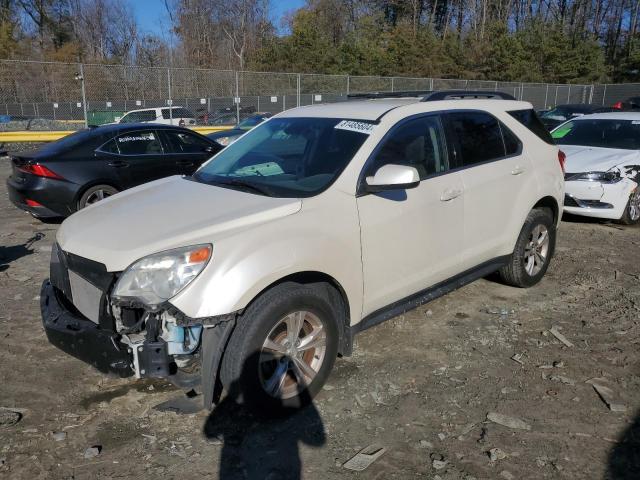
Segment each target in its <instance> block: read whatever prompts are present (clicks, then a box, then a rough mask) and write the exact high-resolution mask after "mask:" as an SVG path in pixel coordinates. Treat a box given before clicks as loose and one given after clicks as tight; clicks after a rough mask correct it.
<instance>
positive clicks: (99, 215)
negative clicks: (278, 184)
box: [56, 176, 302, 272]
mask: <svg viewBox="0 0 640 480" xmlns="http://www.w3.org/2000/svg"><path fill="white" fill-rule="evenodd" d="M301 206H302V201H301V200H300V199H297V198H271V197H265V196H262V195H254V194H252V193H246V192H242V191H238V190H232V189H230V188H223V187H216V186H212V185H206V184H203V183H198V182H194V181H191V180H188V179H185V178H183V177H179V176H174V177H168V178H163V179H161V180H156V181H155V182H151V183H147V184H144V185H141V186H139V187H136V188H133V189H130V190H126V191H124V192H122V193H119V194H118V195H114V196H113V197H109V198H107V199H105V200H102V201H101V202H99V203H97V204H95V205H91V206H89V207H87V208H85V209H83V210H80V211H79V212H77V213H74V214H73V215H71V216H70V217H69V218H67V219H66V220H65V221H64V222H63V223H62V225H61V227H60V229H59V230H58V234H57V237H56V239H57V241H58V243H59V245H60V247H61V248H62V249H63V250H64V251H66V252H70V253H73V254H75V255H79V256H81V257H85V258H88V259H91V260H94V261H96V262H100V263H103V264H105V265H106V267H107V270H108V271H110V272H115V271H121V270H124V269H125V268H126V267H128V266H129V265H131V264H132V263H133V262H134V261H136V260H138V259H140V258H142V257H145V256H147V255H150V254H152V253H156V252H160V251H163V250H168V249H171V248H177V247H181V246H188V245H195V244H198V243H212V242H214V241H215V239H216V236H221V235H224V234H225V233H228V232H230V231H233V230H239V229H243V228H247V227H250V226H252V225H256V224H259V223H263V222H268V221H270V220H275V219H277V218H281V217H284V216H287V215H292V214H294V213H296V212H297V211H299V210H300V208H301ZM214 248H215V247H214Z"/></svg>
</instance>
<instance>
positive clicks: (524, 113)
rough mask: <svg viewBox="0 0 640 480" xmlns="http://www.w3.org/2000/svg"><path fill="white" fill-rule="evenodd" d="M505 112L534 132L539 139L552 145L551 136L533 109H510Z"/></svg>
mask: <svg viewBox="0 0 640 480" xmlns="http://www.w3.org/2000/svg"><path fill="white" fill-rule="evenodd" d="M507 113H508V114H509V115H511V116H512V117H513V118H515V119H516V120H518V121H519V122H520V123H521V124H523V125H524V126H525V127H527V128H528V129H529V130H531V131H532V132H533V133H535V134H536V135H537V136H538V138H540V140H542V141H543V142H546V143H548V144H550V145H553V138H551V134H550V133H549V130H547V128H546V127H545V126H544V124H543V123H542V121H540V119H539V118H538V115H537V114H536V112H535V110H533V109H529V110H512V111H510V112H507Z"/></svg>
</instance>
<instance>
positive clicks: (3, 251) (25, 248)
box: [0, 232, 44, 272]
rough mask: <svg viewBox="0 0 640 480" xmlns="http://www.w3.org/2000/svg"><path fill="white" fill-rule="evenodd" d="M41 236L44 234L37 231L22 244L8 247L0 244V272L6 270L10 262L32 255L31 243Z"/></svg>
mask: <svg viewBox="0 0 640 480" xmlns="http://www.w3.org/2000/svg"><path fill="white" fill-rule="evenodd" d="M42 238H44V234H43V233H40V232H38V233H35V234H34V235H33V236H32V237H31V238H29V239H28V240H27V241H26V242H24V243H23V244H22V245H11V246H9V247H5V246H4V245H0V272H3V271H5V270H7V269H8V268H9V264H10V263H11V262H14V261H16V260H19V259H20V258H22V257H26V256H27V255H32V254H33V248H32V247H33V244H34V243H35V242H37V241H39V240H41V239H42Z"/></svg>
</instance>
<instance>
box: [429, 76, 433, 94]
mask: <svg viewBox="0 0 640 480" xmlns="http://www.w3.org/2000/svg"><path fill="white" fill-rule="evenodd" d="M429 91H431V92H433V78H430V79H429Z"/></svg>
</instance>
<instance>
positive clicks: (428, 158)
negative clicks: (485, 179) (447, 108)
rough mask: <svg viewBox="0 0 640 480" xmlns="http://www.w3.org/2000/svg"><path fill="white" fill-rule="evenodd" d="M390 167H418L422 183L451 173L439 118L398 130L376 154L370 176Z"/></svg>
mask: <svg viewBox="0 0 640 480" xmlns="http://www.w3.org/2000/svg"><path fill="white" fill-rule="evenodd" d="M388 164H394V165H408V166H411V167H415V168H416V170H418V174H419V175H420V179H421V180H423V179H425V178H427V177H428V176H430V175H434V174H436V173H440V172H444V171H446V170H448V169H449V162H448V159H447V156H446V151H445V149H444V143H443V135H442V127H441V125H440V118H439V117H437V116H435V115H430V116H425V117H420V118H415V119H413V120H409V121H407V122H406V123H404V124H402V125H400V126H399V127H398V128H396V129H395V130H394V131H393V132H392V133H391V135H390V136H389V137H388V138H387V139H386V140H385V141H384V144H383V145H382V148H381V149H380V150H378V152H377V153H376V156H375V157H374V159H373V162H372V164H371V166H370V167H369V169H368V172H367V175H374V174H375V172H376V171H377V170H378V169H379V168H380V167H382V166H383V165H388Z"/></svg>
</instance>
